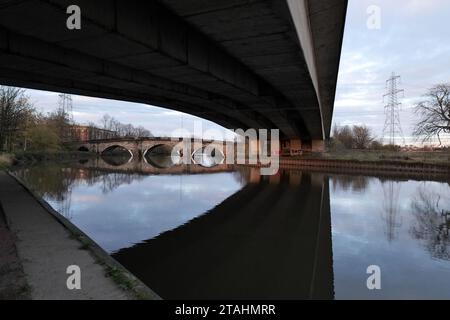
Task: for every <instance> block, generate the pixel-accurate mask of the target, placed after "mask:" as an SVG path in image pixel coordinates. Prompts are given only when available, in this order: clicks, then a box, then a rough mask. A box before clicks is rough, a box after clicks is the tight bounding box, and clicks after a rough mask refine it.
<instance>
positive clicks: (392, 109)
mask: <svg viewBox="0 0 450 320" xmlns="http://www.w3.org/2000/svg"><path fill="white" fill-rule="evenodd" d="M399 81H400V76H397V75H395V73H394V72H393V73H392V75H391V77H390V78H389V79H388V80H387V81H386V88H387V90H388V92H387V93H386V94H385V95H384V96H383V99H384V98H386V97H387V98H388V103H387V105H385V106H384V112H385V115H386V120H385V122H384V129H383V143H384V142H385V140H386V137H387V139H388V142H389V144H390V145H395V142H396V139H397V138H401V139H402V142H403V144H405V138H404V136H403V130H402V126H401V123H400V107H401V103H400V102H399V99H398V94H399V93H404V90H403V89H398V82H399Z"/></svg>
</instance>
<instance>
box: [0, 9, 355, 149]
mask: <svg viewBox="0 0 450 320" xmlns="http://www.w3.org/2000/svg"><path fill="white" fill-rule="evenodd" d="M72 4H76V5H78V6H79V7H80V8H81V29H80V30H69V29H68V28H67V27H66V20H67V19H68V17H69V14H67V13H66V10H67V7H68V6H69V5H72ZM346 7H347V0H333V1H329V0H314V1H312V0H209V1H204V0H148V1H139V0H126V1H125V0H99V1H92V0H77V1H75V2H73V1H68V0H28V1H27V0H0V84H4V85H13V86H21V87H26V88H35V89H43V90H51V91H59V92H66V93H72V94H80V95H88V96H94V97H102V98H111V99H119V100H126V101H133V102H141V103H148V104H153V105H157V106H162V107H166V108H170V109H174V110H179V111H182V112H187V113H190V114H192V115H196V116H199V117H201V118H205V119H208V120H211V121H214V122H216V123H218V124H221V125H223V126H225V127H227V128H241V129H247V128H255V129H258V128H265V129H271V128H278V129H280V134H281V138H282V146H283V147H284V148H290V149H291V150H293V152H296V151H298V150H301V149H320V148H321V147H323V141H324V140H325V139H327V138H328V137H329V134H330V126H331V118H332V112H333V103H334V96H335V88H336V80H337V73H338V66H339V58H340V53H341V44H342V38H343V30H344V24H345V16H346Z"/></svg>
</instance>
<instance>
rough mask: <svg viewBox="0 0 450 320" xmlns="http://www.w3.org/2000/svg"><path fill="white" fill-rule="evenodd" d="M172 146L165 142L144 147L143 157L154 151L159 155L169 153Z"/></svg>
mask: <svg viewBox="0 0 450 320" xmlns="http://www.w3.org/2000/svg"><path fill="white" fill-rule="evenodd" d="M172 149H173V146H172V145H169V144H166V143H158V144H155V145H153V146H150V147H149V148H147V149H145V151H144V153H143V156H144V157H145V156H146V155H147V154H150V153H154V154H160V155H171V154H172Z"/></svg>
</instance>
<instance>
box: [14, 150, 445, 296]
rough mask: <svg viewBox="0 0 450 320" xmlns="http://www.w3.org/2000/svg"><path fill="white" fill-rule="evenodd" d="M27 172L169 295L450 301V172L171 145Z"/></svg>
mask: <svg viewBox="0 0 450 320" xmlns="http://www.w3.org/2000/svg"><path fill="white" fill-rule="evenodd" d="M15 174H16V175H18V176H19V177H20V178H21V179H22V180H24V181H25V182H26V184H27V185H28V186H29V187H30V188H31V189H33V190H34V191H35V192H36V193H37V194H39V195H40V196H41V197H42V198H43V199H45V200H46V201H47V202H48V203H49V204H50V205H51V206H52V207H53V208H54V209H55V210H56V211H58V212H59V213H60V214H62V215H64V216H65V217H66V218H67V219H69V220H70V221H71V222H72V223H73V224H75V225H76V226H77V227H79V228H80V229H81V230H83V232H85V233H86V234H87V235H88V236H89V237H91V238H92V239H93V240H94V241H96V242H97V243H98V244H99V245H100V246H101V247H102V248H103V249H104V250H105V251H107V252H108V253H109V254H110V255H111V256H112V257H114V258H115V259H116V260H118V261H119V262H120V263H121V264H123V265H124V266H125V267H126V268H127V269H128V270H130V271H131V272H132V273H133V274H135V275H136V276H137V277H138V278H140V279H141V280H142V281H143V282H145V283H146V284H147V285H148V286H149V287H150V288H151V289H153V290H154V291H155V292H156V293H158V294H159V295H160V296H161V297H162V298H165V299H196V298H203V299H307V298H321V299H352V298H357V299H414V298H421V299H430V298H435V299H450V235H449V232H450V231H449V229H450V185H449V181H450V180H449V179H448V178H447V179H446V178H433V179H429V180H423V179H417V178H411V177H405V176H403V177H396V176H393V175H388V176H386V175H379V176H377V175H374V174H371V175H361V174H342V173H326V172H308V171H300V170H280V172H279V174H278V175H275V176H261V175H260V174H259V169H258V168H250V167H242V166H240V167H235V166H230V165H217V166H208V165H205V166H201V165H191V166H182V165H175V164H173V163H171V161H170V160H168V159H167V158H164V157H161V156H160V157H155V159H149V161H138V160H135V161H129V162H128V161H122V160H117V161H115V160H113V159H101V158H99V159H86V160H82V161H77V162H73V163H65V164H55V163H40V164H35V165H32V166H25V167H19V168H17V169H16V171H15ZM370 266H376V267H377V268H379V271H380V273H379V278H377V281H378V280H379V284H380V286H381V288H380V289H373V290H369V288H368V286H367V279H368V278H369V277H370V276H371V275H372V274H371V273H368V268H369V267H370ZM369 271H370V270H369Z"/></svg>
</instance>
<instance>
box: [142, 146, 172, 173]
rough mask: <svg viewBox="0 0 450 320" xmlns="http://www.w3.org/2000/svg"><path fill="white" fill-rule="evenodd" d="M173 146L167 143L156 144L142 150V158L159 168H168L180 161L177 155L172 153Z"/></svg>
mask: <svg viewBox="0 0 450 320" xmlns="http://www.w3.org/2000/svg"><path fill="white" fill-rule="evenodd" d="M172 150H173V147H172V146H170V145H167V144H157V145H155V146H153V147H151V148H149V149H147V150H146V151H145V152H144V160H145V162H147V163H148V164H150V165H151V166H153V167H155V168H159V169H164V168H170V167H172V166H174V165H177V164H179V163H180V160H181V157H180V156H179V155H172Z"/></svg>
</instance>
